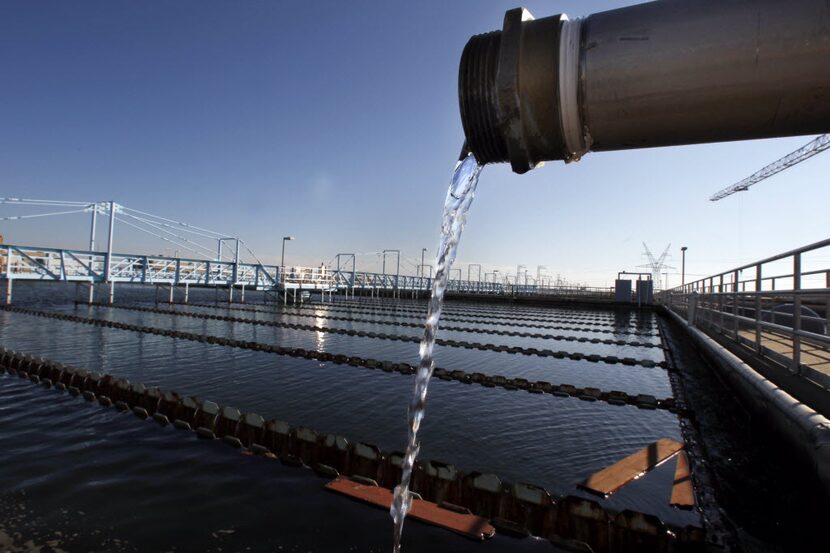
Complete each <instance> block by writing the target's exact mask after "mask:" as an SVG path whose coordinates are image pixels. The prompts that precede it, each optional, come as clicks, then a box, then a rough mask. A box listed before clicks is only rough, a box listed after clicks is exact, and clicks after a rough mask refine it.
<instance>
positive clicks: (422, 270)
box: [418, 248, 427, 276]
mask: <svg viewBox="0 0 830 553" xmlns="http://www.w3.org/2000/svg"><path fill="white" fill-rule="evenodd" d="M425 253H427V249H426V248H421V265H420V267H418V268H419V269H420V271H421V276H424V254H425Z"/></svg>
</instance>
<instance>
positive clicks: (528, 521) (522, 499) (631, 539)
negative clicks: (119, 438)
mask: <svg viewBox="0 0 830 553" xmlns="http://www.w3.org/2000/svg"><path fill="white" fill-rule="evenodd" d="M0 372H7V373H8V374H9V375H16V376H18V377H20V378H28V379H29V380H31V381H32V382H34V383H39V384H41V385H43V386H44V387H47V388H55V389H58V390H61V391H63V390H67V391H68V392H69V393H70V394H72V395H74V396H79V397H80V396H82V397H83V398H84V399H86V400H87V401H96V400H97V401H98V403H99V404H100V405H101V406H103V407H110V406H113V405H114V406H115V407H116V408H117V409H119V410H121V411H130V410H131V411H132V412H133V413H134V414H135V415H136V416H137V417H138V418H140V419H152V420H154V421H156V422H157V423H159V424H160V425H162V426H165V425H168V424H171V423H172V424H173V426H174V427H176V428H178V429H181V430H185V431H192V432H195V433H196V435H197V436H198V437H199V438H203V439H206V440H217V439H220V440H222V441H224V442H225V443H227V444H229V445H231V446H233V447H236V448H239V449H240V450H242V452H243V453H248V454H256V455H261V456H263V457H265V458H270V459H279V460H280V461H281V462H282V463H283V464H285V465H288V466H295V467H311V468H312V469H313V470H314V471H315V472H316V473H317V474H319V475H320V476H323V477H326V478H336V477H337V476H339V475H340V474H348V475H351V477H352V478H353V479H354V480H355V481H357V482H361V483H364V484H367V485H380V486H384V487H386V488H391V487H393V486H394V485H396V484H397V483H398V482H399V481H400V476H401V466H402V461H403V454H402V453H399V452H388V453H387V452H384V451H382V450H381V449H380V448H378V447H377V446H374V445H371V444H365V443H361V442H351V441H349V440H348V439H346V438H345V437H342V436H337V435H334V434H323V433H320V432H317V431H315V430H313V429H310V428H307V427H302V426H294V427H292V426H289V425H288V423H285V422H283V421H279V420H276V419H272V420H268V421H266V420H265V419H264V418H263V417H262V416H260V415H258V414H256V413H244V414H243V413H241V412H240V411H239V410H238V409H236V408H234V407H231V406H221V407H220V406H219V405H218V404H217V403H214V402H212V401H208V400H199V399H196V398H193V397H189V396H187V397H185V396H182V395H180V394H178V393H176V392H173V391H163V390H161V389H159V388H147V387H145V386H144V385H143V384H140V383H131V382H130V381H129V380H126V379H116V378H114V377H113V376H111V375H106V374H102V373H95V372H90V371H87V370H84V369H79V368H75V367H69V366H65V365H63V364H61V363H56V362H53V361H50V360H47V359H42V358H38V357H34V356H32V355H29V354H23V353H20V352H16V351H11V350H7V349H5V348H2V349H0ZM413 491H415V492H416V493H418V494H420V495H421V496H422V497H423V498H424V499H426V500H429V501H433V502H435V503H437V504H442V505H444V506H445V507H447V508H452V507H454V508H456V509H458V508H466V509H469V510H470V511H471V512H473V513H474V514H476V515H479V516H483V517H486V518H488V519H491V523H492V524H493V526H495V527H496V529H497V530H499V531H502V532H503V533H505V534H508V535H516V536H519V537H526V536H528V535H535V536H542V537H545V538H549V539H551V540H553V541H554V543H556V544H558V545H560V546H566V545H567V546H568V550H574V551H584V550H587V549H586V548H585V545H584V544H579V543H576V542H573V541H571V540H574V539H578V540H580V541H582V542H585V543H587V544H588V545H589V546H591V547H593V548H595V549H596V550H607V549H608V548H609V547H613V550H614V551H620V552H623V553H634V552H639V551H641V550H642V547H643V545H644V544H648V546H649V547H648V549H649V550H654V551H675V550H682V551H702V549H701V546H702V544H703V541H704V533H703V530H702V529H701V528H700V527H698V526H693V525H689V526H685V527H683V528H676V527H669V526H667V525H665V524H663V522H662V521H660V520H659V519H658V518H657V517H655V516H654V515H648V514H644V513H641V512H637V511H632V510H625V511H622V512H620V513H612V512H609V511H607V510H605V509H604V508H603V506H602V505H601V504H600V503H599V502H597V501H593V500H590V499H586V498H583V497H578V496H573V495H569V496H565V497H558V496H555V495H553V494H551V493H550V492H548V491H547V490H545V489H544V488H542V487H539V486H534V485H532V484H523V483H517V484H511V483H508V482H503V481H502V480H501V479H500V478H499V477H498V476H496V475H494V474H484V473H480V472H469V473H464V472H462V471H460V470H458V469H456V468H455V467H454V466H453V465H451V464H447V463H442V462H438V461H429V460H423V461H419V462H418V463H417V465H416V467H415V471H414V475H413ZM563 539H564V541H563ZM652 547H653V549H652ZM678 548H679V549H678Z"/></svg>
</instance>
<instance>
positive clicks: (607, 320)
mask: <svg viewBox="0 0 830 553" xmlns="http://www.w3.org/2000/svg"><path fill="white" fill-rule="evenodd" d="M319 307H323V308H327V309H334V310H340V311H344V310H346V311H350V312H357V311H361V312H366V313H375V312H386V313H394V314H397V315H400V314H401V313H414V314H416V316H417V317H418V318H422V319H423V318H425V317H426V311H425V310H423V309H417V308H406V307H404V308H400V309H396V308H387V307H372V306H365V305H360V304H358V306H355V307H352V306H344V305H338V304H331V303H327V304H314V305H299V306H294V308H296V309H316V308H319ZM447 314H448V315H456V314H460V315H462V316H464V317H466V318H476V319H487V320H499V321H532V322H543V323H544V322H549V323H562V322H566V323H567V322H579V323H581V324H585V325H589V326H613V325H614V324H616V319H615V318H613V317H602V318H600V317H582V316H575V315H569V316H549V317H543V316H531V315H528V316H513V315H492V314H489V313H482V314H480V315H479V314H475V313H457V312H453V311H452V310H450V311H449V312H448V313H447ZM626 326H636V327H638V328H647V329H653V328H654V325H653V324H652V323H650V322H649V323H637V322H636V321H635V322H626Z"/></svg>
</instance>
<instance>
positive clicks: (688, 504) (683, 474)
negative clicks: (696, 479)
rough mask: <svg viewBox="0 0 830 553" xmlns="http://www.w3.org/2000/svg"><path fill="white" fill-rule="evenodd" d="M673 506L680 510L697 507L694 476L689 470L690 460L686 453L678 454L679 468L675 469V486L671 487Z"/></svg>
mask: <svg viewBox="0 0 830 553" xmlns="http://www.w3.org/2000/svg"><path fill="white" fill-rule="evenodd" d="M671 505H672V507H678V508H680V509H691V508H692V507H694V506H695V492H694V489H693V488H692V474H691V471H690V470H689V458H688V457H687V456H686V452H685V451H681V452H680V453H678V454H677V466H676V467H675V468H674V484H672V487H671Z"/></svg>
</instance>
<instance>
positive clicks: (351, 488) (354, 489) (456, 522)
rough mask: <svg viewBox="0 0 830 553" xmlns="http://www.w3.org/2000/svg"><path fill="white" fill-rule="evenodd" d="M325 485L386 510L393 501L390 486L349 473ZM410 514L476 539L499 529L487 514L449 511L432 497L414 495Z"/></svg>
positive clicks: (491, 535) (423, 520)
mask: <svg viewBox="0 0 830 553" xmlns="http://www.w3.org/2000/svg"><path fill="white" fill-rule="evenodd" d="M326 489H329V490H331V491H334V492H338V493H342V494H344V495H348V496H349V497H352V498H355V499H359V500H361V501H365V502H366V503H371V504H372V505H376V506H378V507H383V508H384V509H387V510H388V509H389V507H390V506H391V505H392V491H391V490H388V489H386V488H381V487H380V486H371V485H367V484H361V483H359V482H355V481H353V480H350V479H349V478H348V477H343V476H338V477H337V478H335V479H334V480H332V481H331V482H329V483H328V484H326ZM407 516H408V517H412V518H414V519H416V520H420V521H421V522H426V523H427V524H433V525H435V526H440V527H442V528H446V529H448V530H452V531H453V532H456V533H458V534H461V535H462V536H466V537H468V538H472V539H474V540H484V539H486V538H492V537H493V536H494V535H495V533H496V529H495V528H493V526H491V525H490V523H489V521H488V520H487V519H486V518H483V517H480V516H476V515H471V514H463V513H458V512H455V511H449V510H447V509H443V508H441V507H439V506H438V505H436V504H435V503H432V502H431V501H425V500H423V499H418V498H415V499H413V501H412V507H411V508H410V509H409V513H408V514H407Z"/></svg>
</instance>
